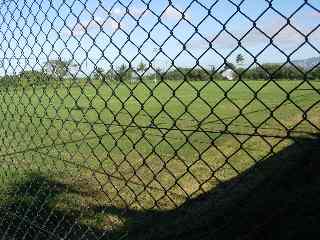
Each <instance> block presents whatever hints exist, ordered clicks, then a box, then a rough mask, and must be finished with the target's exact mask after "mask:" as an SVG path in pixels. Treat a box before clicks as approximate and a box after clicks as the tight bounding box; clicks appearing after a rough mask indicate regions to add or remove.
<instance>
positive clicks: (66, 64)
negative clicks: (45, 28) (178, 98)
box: [0, 54, 320, 86]
mask: <svg viewBox="0 0 320 240" xmlns="http://www.w3.org/2000/svg"><path fill="white" fill-rule="evenodd" d="M226 70H231V72H232V74H233V76H234V79H235V80H238V79H240V80H303V79H308V80H320V66H317V67H316V68H314V69H313V70H311V71H307V70H306V69H303V68H302V67H297V66H291V65H288V64H285V65H283V64H256V65H255V66H251V67H250V68H249V69H246V68H245V67H244V58H243V56H242V55H241V54H239V55H238V56H237V57H236V64H233V63H230V62H226V63H225V64H224V66H223V67H220V68H219V69H216V68H215V67H214V66H213V65H211V68H210V69H208V68H202V67H194V68H187V67H172V69H170V70H167V71H163V70H162V69H161V68H156V69H154V68H151V67H150V66H149V65H147V64H146V63H144V62H140V63H139V64H138V66H136V67H133V66H129V65H126V64H122V65H120V66H119V67H116V68H115V67H114V68H112V69H109V70H105V69H103V68H101V67H97V68H96V69H94V71H93V72H92V73H91V74H88V75H86V77H85V78H86V80H99V81H104V82H111V81H117V82H125V81H129V82H137V81H151V80H161V81H172V80H175V81H215V80H222V79H224V78H225V76H224V75H223V73H224V72H225V71H226ZM77 71H79V66H78V65H77V64H74V63H72V61H63V60H61V59H58V60H50V61H48V62H47V63H45V64H44V67H43V68H42V70H38V71H35V70H29V71H23V72H21V73H19V74H16V75H10V76H8V75H7V76H4V77H1V78H0V82H1V86H9V85H20V86H21V85H22V86H30V85H39V84H48V83H50V82H52V81H54V80H55V81H61V80H64V79H73V80H77V79H81V77H79V76H78V75H77ZM82 78H83V77H82Z"/></svg>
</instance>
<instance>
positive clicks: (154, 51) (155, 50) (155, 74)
mask: <svg viewBox="0 0 320 240" xmlns="http://www.w3.org/2000/svg"><path fill="white" fill-rule="evenodd" d="M153 53H158V48H154V49H153ZM154 83H155V84H156V83H157V69H156V68H155V66H154Z"/></svg>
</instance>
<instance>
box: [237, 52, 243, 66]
mask: <svg viewBox="0 0 320 240" xmlns="http://www.w3.org/2000/svg"><path fill="white" fill-rule="evenodd" d="M244 60H245V59H244V57H243V55H242V54H241V53H239V54H238V55H237V57H236V63H237V64H238V66H239V67H243V65H244Z"/></svg>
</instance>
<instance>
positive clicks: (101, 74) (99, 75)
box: [93, 67, 105, 80]
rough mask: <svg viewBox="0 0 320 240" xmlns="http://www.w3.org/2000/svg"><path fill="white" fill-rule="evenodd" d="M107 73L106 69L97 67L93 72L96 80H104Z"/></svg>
mask: <svg viewBox="0 0 320 240" xmlns="http://www.w3.org/2000/svg"><path fill="white" fill-rule="evenodd" d="M104 75H105V72H104V69H103V68H101V67H97V68H96V69H95V70H94V72H93V78H94V79H96V80H102V79H103V77H104Z"/></svg>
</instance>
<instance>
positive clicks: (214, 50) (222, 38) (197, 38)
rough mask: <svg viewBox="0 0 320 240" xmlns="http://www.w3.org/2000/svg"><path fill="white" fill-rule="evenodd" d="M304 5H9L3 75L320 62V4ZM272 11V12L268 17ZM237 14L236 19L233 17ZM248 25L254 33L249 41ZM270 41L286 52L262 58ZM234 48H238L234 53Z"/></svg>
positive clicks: (66, 0) (131, 1) (248, 1)
mask: <svg viewBox="0 0 320 240" xmlns="http://www.w3.org/2000/svg"><path fill="white" fill-rule="evenodd" d="M304 2H305V1H304V0H294V1H292V0H273V1H271V0H244V1H243V0H198V1H192V0H186V1H183V0H172V1H171V3H169V1H167V0H161V1H160V0H121V1H114V0H100V1H99V0H90V1H83V2H81V1H77V0H76V1H74V0H55V1H53V0H52V1H51V0H42V1H40V0H35V1H22V0H16V1H7V2H5V3H2V5H0V13H1V16H0V43H1V50H0V57H1V58H8V59H5V60H4V61H3V64H4V65H3V67H2V68H1V69H0V72H1V74H3V73H4V72H5V71H6V72H7V73H13V72H20V71H22V70H23V69H39V68H40V67H41V66H43V63H44V62H46V61H47V59H56V58H58V57H59V56H60V57H62V58H63V59H65V60H67V59H72V60H74V62H77V63H79V65H80V67H81V70H82V71H83V72H85V73H90V72H92V71H93V69H94V68H95V67H96V66H99V67H102V68H104V69H109V68H110V66H111V65H113V66H115V67H117V66H119V65H120V64H122V63H126V64H128V63H129V62H130V63H132V65H134V66H136V65H137V64H138V63H139V62H140V61H144V62H150V63H152V65H153V67H161V68H162V69H167V68H170V67H171V66H172V64H174V65H176V66H187V67H193V66H195V65H200V66H202V67H206V68H207V67H209V66H210V65H215V66H216V67H219V66H221V65H222V64H223V58H227V59H228V61H230V62H234V59H235V56H236V55H237V54H238V53H242V54H243V55H244V56H245V59H246V65H250V64H251V63H252V62H253V61H254V60H253V56H257V59H258V61H259V62H261V63H262V62H285V61H286V56H285V55H289V56H290V58H291V59H302V58H308V57H313V56H319V52H317V51H316V50H320V27H319V24H320V13H319V10H320V1H319V0H309V1H308V2H309V5H310V6H312V7H310V6H309V5H306V4H305V5H303V4H304ZM269 4H271V5H272V8H269V9H268V10H266V9H267V8H268V6H269ZM301 5H303V7H302V8H301V9H300V10H299V11H298V12H297V13H295V11H296V10H297V9H298V8H300V6H301ZM237 6H239V9H240V11H241V13H240V12H238V13H237V14H234V13H235V12H236V11H237ZM182 13H184V15H182ZM262 13H263V16H261V17H259V16H260V15H261V14H262ZM294 13H295V14H294ZM209 14H210V15H211V16H210V15H209ZM160 15H161V17H160V19H159V18H158V16H160ZM245 15H246V16H245ZM284 17H290V22H291V24H292V25H293V26H294V27H295V28H296V29H294V28H292V27H290V26H288V25H286V24H287V21H286V19H285V18H284ZM159 20H161V21H160V22H159ZM253 21H256V24H257V25H256V26H257V28H255V29H253V30H251V31H250V33H249V34H247V32H248V31H249V30H250V29H251V28H252V27H253ZM224 26H225V27H224ZM284 26H285V27H284ZM195 27H196V28H197V29H198V33H196V34H195ZM282 27H284V28H283V29H282V30H281V28H282ZM280 30H281V31H280ZM297 30H298V31H300V32H302V33H304V34H310V35H309V39H308V40H309V43H310V44H306V43H304V42H305V38H304V37H303V36H302V35H301V34H300V33H298V31H297ZM261 31H263V32H265V34H266V35H267V37H266V36H264V34H262V33H261ZM278 31H280V32H279V33H277V32H278ZM230 33H231V34H232V35H233V36H234V37H232V36H231V35H230ZM276 33H277V34H276ZM275 34H276V35H275ZM274 35H275V37H274V44H275V45H276V46H277V47H278V48H280V49H281V50H282V51H283V52H281V51H279V50H278V49H277V48H276V47H274V46H269V47H268V48H267V49H265V50H264V51H263V52H262V53H261V51H262V50H263V49H264V48H265V47H266V46H267V45H268V43H269V38H270V37H272V36H274ZM129 36H130V38H128V37H129ZM268 37H269V38H268ZM238 40H241V44H242V46H243V48H241V47H239V46H238ZM210 43H211V46H210ZM300 45H301V47H300V49H299V50H298V51H296V49H297V48H298V47H299V46H300ZM160 48H161V49H160ZM183 48H185V50H183ZM16 58H21V59H16ZM197 59H199V61H197Z"/></svg>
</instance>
